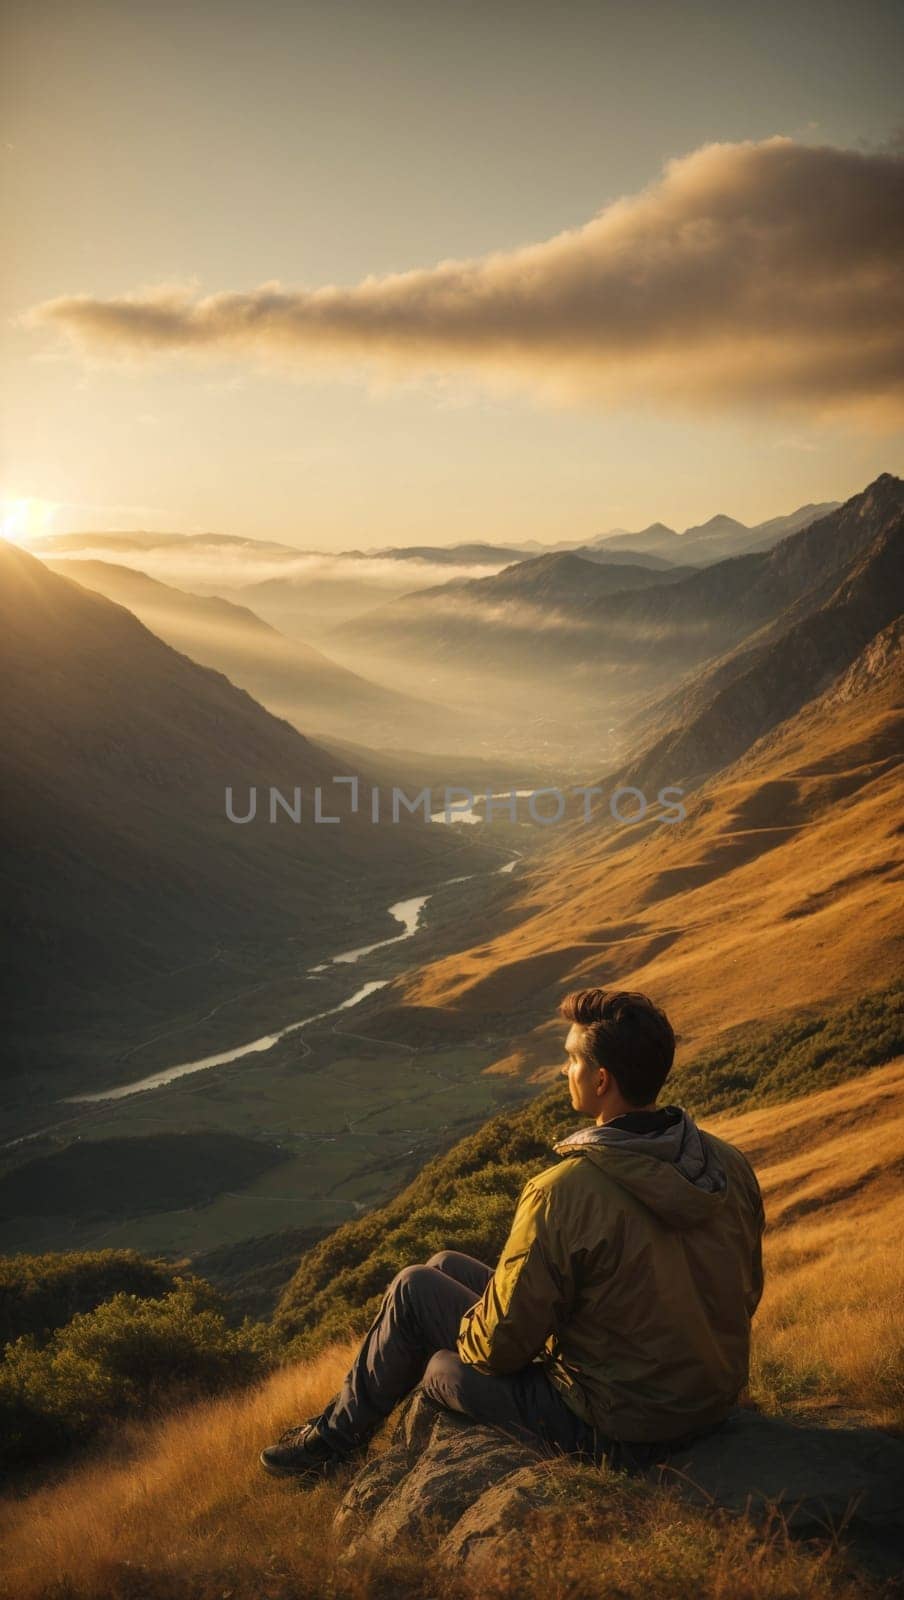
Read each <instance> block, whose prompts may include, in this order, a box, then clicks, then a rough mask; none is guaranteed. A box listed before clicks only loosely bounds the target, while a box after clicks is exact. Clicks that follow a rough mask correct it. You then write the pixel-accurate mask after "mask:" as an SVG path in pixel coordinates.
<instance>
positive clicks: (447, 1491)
mask: <svg viewBox="0 0 904 1600" xmlns="http://www.w3.org/2000/svg"><path fill="white" fill-rule="evenodd" d="M538 1459H540V1453H539V1451H537V1450H533V1449H531V1448H530V1447H529V1446H528V1445H522V1444H517V1443H514V1442H513V1441H511V1440H509V1439H507V1438H506V1437H505V1435H504V1434H502V1433H500V1432H498V1431H497V1429H495V1428H485V1427H482V1426H480V1425H479V1424H477V1423H474V1422H471V1421H469V1420H468V1418H466V1417H461V1416H458V1415H457V1414H456V1413H455V1412H453V1411H447V1410H446V1409H445V1407H444V1406H439V1405H437V1404H436V1403H435V1402H434V1401H432V1400H430V1399H428V1398H427V1396H426V1395H425V1394H423V1392H422V1391H421V1390H415V1391H414V1394H413V1395H412V1396H411V1397H410V1399H408V1400H407V1401H405V1403H404V1405H403V1406H402V1408H401V1410H400V1413H399V1419H398V1423H397V1425H396V1429H395V1432H394V1433H393V1436H392V1442H391V1443H390V1445H389V1448H388V1449H387V1450H385V1451H384V1452H383V1454H382V1455H380V1456H377V1457H375V1458H374V1459H373V1460H371V1461H368V1462H366V1463H365V1465H364V1467H362V1469H361V1471H360V1472H359V1473H358V1475H357V1477H356V1478H355V1479H354V1481H353V1483H352V1484H351V1487H350V1488H349V1490H348V1492H347V1494H346V1495H345V1498H344V1499H343V1501H342V1503H341V1505H340V1507H339V1510H338V1511H337V1513H336V1516H335V1519H334V1522H333V1526H334V1528H335V1529H336V1531H337V1532H340V1533H342V1534H343V1535H344V1536H345V1537H346V1538H347V1539H349V1540H350V1541H351V1542H350V1544H349V1545H348V1547H347V1549H346V1551H345V1559H346V1560H350V1559H352V1558H353V1557H354V1555H355V1554H357V1553H358V1551H359V1550H361V1549H362V1548H363V1547H364V1545H369V1546H371V1547H378V1548H385V1547H387V1546H388V1545H391V1544H392V1543H393V1541H394V1540H395V1539H396V1538H398V1536H399V1534H400V1533H403V1532H415V1531H416V1530H417V1529H418V1528H419V1527H420V1526H421V1525H422V1524H423V1523H425V1522H429V1523H431V1524H432V1525H433V1526H434V1527H435V1528H440V1529H441V1528H451V1527H452V1526H453V1525H454V1524H455V1523H457V1522H458V1520H459V1518H460V1517H461V1516H462V1515H463V1513H464V1512H465V1511H467V1509H468V1507H469V1506H471V1505H473V1503H474V1501H475V1500H477V1499H479V1497H480V1496H481V1495H482V1494H483V1493H484V1491H485V1490H487V1489H488V1488H491V1487H494V1486H497V1485H498V1484H499V1483H500V1481H502V1480H504V1479H506V1478H507V1477H508V1476H509V1475H510V1474H511V1473H513V1472H516V1471H517V1470H518V1469H519V1468H523V1467H524V1466H531V1465H534V1464H535V1463H536V1462H537V1461H538Z"/></svg>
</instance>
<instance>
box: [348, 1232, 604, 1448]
mask: <svg viewBox="0 0 904 1600" xmlns="http://www.w3.org/2000/svg"><path fill="white" fill-rule="evenodd" d="M492 1276H493V1268H492V1267H488V1266H486V1265H485V1264H484V1262H482V1261H475V1259H474V1257H473V1256H466V1255H463V1254H462V1253H461V1252H460V1251H458V1250H440V1251H439V1252H438V1254H437V1255H435V1256H431V1257H430V1260H429V1261H428V1262H427V1263H426V1265H425V1266H418V1267H404V1268H403V1270H402V1271H401V1272H398V1273H396V1276H395V1277H394V1278H393V1280H392V1282H391V1284H390V1285H389V1288H388V1289H387V1291H386V1293H385V1295H384V1296H383V1303H382V1305H381V1307H380V1309H379V1311H378V1312H377V1315H376V1317H375V1318H374V1320H373V1322H372V1323H371V1325H370V1327H369V1328H368V1330H367V1333H366V1334H365V1336H364V1340H363V1342H362V1345H361V1349H360V1350H359V1352H358V1355H357V1357H356V1359H355V1362H354V1365H353V1366H352V1368H351V1371H350V1372H349V1373H348V1374H347V1375H346V1378H345V1382H344V1383H343V1385H342V1388H341V1389H340V1391H339V1393H338V1394H337V1396H336V1398H335V1399H334V1400H331V1401H330V1404H329V1405H328V1406H327V1407H326V1410H325V1411H323V1412H322V1414H321V1416H320V1417H318V1419H317V1421H318V1424H319V1428H320V1432H321V1433H322V1434H323V1435H324V1437H325V1438H326V1439H327V1440H328V1441H329V1442H330V1443H331V1444H333V1445H334V1446H335V1448H336V1449H337V1450H347V1449H350V1448H353V1447H354V1446H355V1445H358V1444H362V1443H363V1442H364V1441H365V1440H366V1439H367V1438H368V1437H369V1436H370V1434H371V1433H373V1431H374V1429H375V1428H376V1427H377V1426H378V1424H379V1423H380V1422H381V1421H382V1419H383V1418H384V1417H386V1416H388V1415H389V1413H390V1411H392V1409H393V1407H394V1406H395V1405H396V1404H397V1403H398V1401H399V1400H401V1399H402V1398H403V1397H404V1396H405V1395H406V1394H408V1393H409V1392H410V1391H411V1390H412V1389H414V1388H415V1387H416V1386H417V1384H421V1386H422V1388H423V1390H424V1392H425V1393H426V1394H428V1395H429V1396H430V1398H431V1399H433V1400H436V1401H438V1402H439V1403H440V1404H441V1405H445V1406H448V1407H449V1408H450V1409H451V1410H452V1411H461V1412H464V1413H465V1415H466V1416H469V1417H473V1418H474V1420H475V1422H483V1423H489V1424H491V1425H492V1426H493V1427H497V1428H501V1429H503V1430H504V1431H505V1432H506V1433H508V1434H510V1435H512V1436H513V1437H515V1438H517V1439H520V1440H522V1441H526V1442H528V1443H530V1444H533V1445H537V1444H538V1443H540V1444H541V1445H543V1446H546V1447H547V1448H552V1449H556V1448H558V1449H559V1450H564V1451H567V1452H568V1453H569V1454H583V1455H587V1456H591V1457H595V1459H597V1460H600V1459H601V1458H602V1454H603V1453H604V1447H605V1443H606V1441H598V1440H596V1439H595V1435H594V1430H593V1429H592V1428H591V1427H588V1425H587V1424H586V1423H584V1422H582V1421H581V1419H580V1417H577V1416H575V1414H574V1412H573V1411H572V1410H571V1409H570V1408H569V1407H568V1406H567V1405H566V1404H565V1401H564V1400H563V1399H562V1397H561V1395H560V1394H559V1392H558V1390H557V1389H556V1387H555V1385H554V1384H552V1383H551V1382H550V1380H549V1378H548V1377H547V1376H546V1373H545V1371H544V1369H543V1366H542V1365H541V1363H540V1362H531V1363H530V1364H529V1365H528V1366H526V1367H522V1368H521V1370H520V1371H519V1372H515V1373H512V1374H510V1375H509V1376H507V1377H496V1376H489V1375H487V1374H486V1373H483V1372H478V1371H477V1369H476V1368H475V1367H472V1366H469V1365H468V1364H467V1363H466V1362H464V1361H461V1360H460V1359H459V1357H458V1355H457V1354H456V1350H455V1344H456V1340H457V1337H458V1328H459V1323H460V1322H461V1319H462V1317H463V1315H464V1313H465V1312H466V1311H467V1309H468V1307H469V1306H472V1305H473V1304H474V1302H475V1301H476V1300H479V1299H480V1297H481V1295H482V1294H483V1291H484V1289H485V1288H486V1285H487V1283H488V1282H489V1280H490V1278H491V1277H492Z"/></svg>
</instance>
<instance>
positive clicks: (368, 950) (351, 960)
mask: <svg viewBox="0 0 904 1600" xmlns="http://www.w3.org/2000/svg"><path fill="white" fill-rule="evenodd" d="M526 792H529V791H526ZM439 816H440V817H441V816H442V813H439ZM460 820H465V814H464V813H459V814H458V816H456V817H453V818H450V821H460ZM466 820H468V821H473V822H478V821H480V820H481V818H480V817H478V816H476V815H475V816H473V817H471V816H469V817H467V819H466ZM520 859H521V858H520V855H516V856H514V857H513V858H512V860H511V861H506V862H505V863H504V865H503V866H501V867H495V868H494V869H493V871H494V872H496V873H503V872H511V871H512V870H513V869H514V867H516V866H517V864H518V861H519V860H520ZM474 876H475V874H474V873H466V874H465V876H464V877H458V878H444V879H443V881H442V883H439V884H437V887H436V889H434V890H432V891H431V893H430V894H419V895H414V896H412V898H411V899H408V900H396V901H395V902H394V904H393V905H391V906H389V907H388V911H389V915H390V916H391V917H394V918H395V920H396V921H397V922H400V923H401V924H402V932H401V933H396V934H392V935H391V937H390V938H388V939H379V940H378V941H377V943H376V944H365V945H360V946H359V947H358V948H357V949H355V950H343V951H342V952H341V953H340V954H339V955H335V956H331V957H330V959H329V961H321V962H319V963H318V965H317V966H316V967H309V968H308V971H307V973H306V974H305V976H306V977H309V978H316V977H319V975H320V974H321V973H323V972H327V971H329V970H330V969H331V968H332V967H341V966H353V965H354V964H355V963H356V962H357V961H359V960H360V959H361V957H362V956H368V955H371V954H372V953H373V951H374V950H385V949H386V948H387V947H388V946H389V945H393V944H401V943H402V941H403V940H405V939H410V938H412V936H413V935H414V934H415V933H416V932H417V929H418V926H419V923H420V919H421V913H422V912H423V910H424V907H425V906H426V904H427V902H428V901H429V900H431V899H432V898H433V895H434V894H436V893H437V890H439V889H442V888H445V887H446V885H447V884H450V883H467V882H468V879H469V878H472V877H474ZM389 982H390V979H389V978H380V979H372V980H371V981H370V982H368V983H363V984H361V985H360V986H359V987H358V988H357V989H355V991H354V993H353V994H350V995H349V997H348V999H347V1000H343V1001H341V1002H340V1004H339V1005H336V1006H330V1007H329V1009H328V1010H327V1011H315V1012H314V1013H313V1014H312V1015H311V1016H309V1017H302V1018H301V1020H300V1021H299V1022H290V1023H289V1024H288V1026H287V1027H285V1028H280V1029H279V1030H278V1031H277V1032H276V1033H265V1034H262V1035H261V1037H260V1038H259V1039H252V1040H251V1042H250V1044H242V1045H234V1046H232V1048H231V1049H229V1050H221V1051H220V1052H219V1053H218V1054H216V1055H211V1056H198V1057H197V1058H196V1059H195V1060H194V1061H180V1062H178V1063H177V1064H176V1065H175V1066H173V1067H165V1068H164V1069H163V1070H162V1071H161V1072H153V1073H151V1074H150V1076H149V1077H147V1078H136V1079H135V1080H134V1082H132V1083H124V1084H122V1085H121V1086H120V1087H119V1088H118V1089H101V1090H98V1091H95V1092H94V1093H91V1094H74V1095H69V1096H67V1104H69V1105H85V1104H89V1103H94V1102H100V1101H104V1100H126V1099H128V1098H129V1096H130V1095H133V1094H144V1093H145V1092H146V1091H147V1090H149V1089H161V1088H162V1087H163V1086H164V1084H167V1083H174V1082H175V1080H176V1079H177V1078H185V1077H187V1076H188V1075H189V1073H192V1072H207V1071H208V1070H209V1069H210V1068H211V1067H224V1066H226V1065H227V1063H229V1062H230V1061H239V1060H241V1058H242V1057H243V1056H250V1055H257V1054H259V1053H260V1052H261V1051H264V1050H272V1049H273V1047H274V1046H275V1045H277V1044H279V1042H280V1040H281V1039H285V1038H286V1036H287V1035H288V1034H290V1033H297V1032H298V1031H299V1029H300V1028H307V1027H309V1026H310V1024H311V1023H312V1022H322V1021H323V1019H324V1017H333V1016H336V1015H338V1013H339V1012H340V1011H348V1010H349V1009H350V1008H351V1007H352V1006H356V1005H357V1004H358V1002H359V1001H360V1000H364V999H366V997H367V996H368V995H371V994H373V993H374V992H375V991H376V990H377V989H383V988H385V986H386V984H387V983H389Z"/></svg>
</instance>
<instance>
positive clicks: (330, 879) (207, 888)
mask: <svg viewBox="0 0 904 1600" xmlns="http://www.w3.org/2000/svg"><path fill="white" fill-rule="evenodd" d="M0 641H2V642H0V671H2V679H3V684H4V689H5V695H4V709H3V738H2V745H0V776H2V793H3V797H4V798H3V808H2V824H3V839H4V844H5V849H4V856H3V868H2V872H3V880H2V881H3V945H4V984H5V1006H4V1025H5V1031H6V1035H7V1047H8V1048H7V1061H8V1063H9V1064H10V1065H8V1069H7V1070H8V1071H9V1070H14V1069H15V1068H16V1067H18V1068H19V1069H24V1068H26V1067H27V1068H30V1069H31V1071H30V1076H29V1086H28V1092H29V1093H32V1092H37V1089H36V1085H37V1084H38V1083H39V1081H40V1080H42V1075H45V1074H47V1073H51V1074H57V1075H60V1074H64V1075H70V1074H75V1073H76V1072H77V1069H78V1068H79V1067H80V1066H81V1065H83V1063H84V1062H85V1061H88V1062H89V1063H90V1071H91V1075H92V1077H93V1078H95V1079H96V1078H97V1077H100V1079H101V1080H102V1081H103V1080H104V1078H105V1077H106V1078H107V1080H112V1081H115V1080H116V1077H117V1074H125V1076H128V1074H129V1067H128V1066H127V1065H118V1066H117V1063H116V1059H115V1058H116V1056H117V1053H118V1052H119V1051H122V1050H123V1049H124V1048H125V1047H126V1046H130V1045H134V1044H135V1043H136V1042H137V1041H138V1039H139V1038H140V1037H142V1036H144V1037H147V1036H148V1035H149V1034H153V1033H155V1032H159V1028H160V1023H161V1021H162V1020H163V1019H164V1018H166V1019H167V1020H168V1021H169V1022H170V1023H172V1020H173V1017H174V1015H179V1017H180V1018H181V1020H182V1021H183V1022H184V1021H185V1020H186V1019H187V1018H190V1017H195V1016H197V1015H199V1014H201V1013H203V1012H205V1011H207V1010H208V1009H209V1008H210V1007H211V1006H213V1005H214V1004H216V1003H220V1002H224V1001H225V1000H226V999H227V998H229V997H235V995H236V993H237V991H239V990H240V989H241V988H242V987H243V986H244V987H252V986H253V985H254V984H255V983H256V984H257V985H258V987H262V986H263V985H264V983H265V982H267V981H276V978H277V977H278V976H279V975H284V974H285V972H286V971H287V970H290V971H292V972H294V973H296V974H297V972H298V969H299V964H300V963H301V962H303V960H304V957H305V955H306V954H309V955H310V957H311V959H314V960H317V959H320V953H322V951H323V950H324V948H325V947H330V946H332V945H338V946H339V947H340V948H341V943H342V941H343V940H346V939H349V940H351V942H353V941H354V936H355V935H360V934H361V933H363V932H365V931H370V930H374V929H376V930H378V931H377V932H376V935H375V936H376V937H380V931H381V930H382V929H383V928H384V927H385V928H386V931H387V932H389V931H390V929H391V927H392V923H391V922H390V919H389V918H388V917H387V916H386V914H385V906H386V904H387V903H388V902H390V901H391V900H393V899H395V898H398V896H399V895H400V894H401V893H403V892H409V893H411V892H414V891H415V890H420V889H422V887H423V886H424V885H425V882H426V883H427V884H429V882H430V881H432V880H433V879H436V878H439V877H441V876H442V871H441V867H440V864H441V862H442V859H443V857H444V856H445V855H446V854H447V851H448V845H449V841H448V839H446V838H444V837H443V834H444V833H445V830H441V829H437V830H432V829H424V828H423V827H420V828H418V826H417V825H416V824H412V825H409V824H408V819H407V818H406V817H404V816H403V817H402V819H401V821H400V824H399V826H398V827H395V828H377V827H374V826H373V825H372V824H371V823H370V821H369V818H367V814H366V774H365V773H362V774H360V777H361V779H362V785H363V786H364V789H365V799H364V800H362V804H361V812H360V814H359V815H357V816H351V815H343V818H342V823H341V825H340V826H334V827H332V828H329V829H325V828H316V829H315V827H314V826H313V818H312V814H311V813H312V801H313V786H314V785H317V784H320V785H321V786H322V787H323V790H324V794H325V796H327V797H328V799H329V797H331V796H333V795H335V793H336V791H335V790H334V789H333V787H332V778H333V775H334V772H335V770H336V765H335V763H334V759H333V757H332V756H331V754H330V753H329V751H328V750H325V749H323V748H322V747H320V746H319V745H318V744H316V743H314V742H312V741H311V740H309V739H307V738H305V737H304V736H303V735H302V734H300V733H299V732H298V731H297V730H296V729H294V728H292V727H290V726H289V724H288V723H286V722H283V721H281V720H279V719H278V718H276V717H274V716H272V715H271V714H270V713H269V712H267V711H265V710H264V709H263V707H262V706H260V705H258V704H257V702H256V701H255V700H253V699H252V698H251V697H250V695H248V694H246V693H245V692H244V691H243V690H241V689H238V688H236V687H234V686H233V684H231V683H230V682H229V681H228V679H227V678H225V677H223V676H222V675H221V674H220V673H218V672H214V671H211V670H210V669H209V668H207V667H203V666H199V665H197V664H196V663H195V662H193V661H191V660H189V659H188V658H187V657H186V656H184V655H181V654H179V653H178V652H177V651H175V650H173V649H171V648H170V646H168V645H166V644H164V643H163V642H162V641H161V640H160V639H158V638H157V637H156V636H155V635H154V634H153V633H151V632H149V630H148V629H147V628H145V627H144V626H143V625H142V624H141V623H140V622H139V621H138V620H137V619H136V618H135V617H134V616H132V614H131V613H130V612H129V611H127V610H125V609H123V608H122V607H121V606H118V605H114V604H112V603H111V602H110V601H109V600H107V599H105V598H103V597H101V596H100V595H97V594H93V593H90V592H89V591H88V590H86V589H83V588H81V587H80V586H79V585H77V584H74V583H71V582H69V581H68V580H67V579H66V578H63V577H60V576H58V575H57V574H55V573H53V572H50V571H48V570H47V568H46V567H45V566H43V564H42V563H41V562H40V561H38V560H37V559H35V558H34V557H32V556H30V555H28V554H26V553H25V552H24V551H22V550H19V549H16V548H15V547H12V546H10V545H7V544H5V543H3V544H2V545H0ZM340 770H341V769H340ZM227 785H231V786H232V787H233V788H234V791H235V797H236V798H235V805H236V809H237V811H238V813H239V814H242V813H243V812H244V811H245V810H246V806H247V795H248V791H249V786H251V785H257V786H261V787H262V790H263V791H265V790H266V788H267V787H268V786H270V785H275V786H277V787H278V788H279V789H280V790H281V791H282V792H283V793H284V794H286V795H287V796H288V797H289V799H290V801H291V798H292V791H293V789H294V788H295V787H296V786H300V787H301V789H302V802H303V804H302V822H301V823H300V824H299V825H297V826H296V825H294V824H292V823H291V821H289V819H288V818H286V819H285V823H284V825H282V826H275V827H274V826H270V825H269V824H268V821H267V816H266V806H265V801H266V794H265V793H263V794H262V798H261V803H260V812H261V814H260V815H259V816H258V818H257V819H256V821H254V822H252V823H251V824H249V825H246V826H237V825H235V824H234V823H231V822H230V821H229V820H228V819H227V817H226V814H225V789H226V786H227ZM327 804H328V800H327ZM343 809H344V811H345V812H347V810H348V807H347V805H346V806H345V807H344V808H343ZM282 820H283V819H282V818H281V819H280V821H281V822H282ZM183 974H184V976H183ZM296 983H297V979H296ZM296 1004H297V1000H296Z"/></svg>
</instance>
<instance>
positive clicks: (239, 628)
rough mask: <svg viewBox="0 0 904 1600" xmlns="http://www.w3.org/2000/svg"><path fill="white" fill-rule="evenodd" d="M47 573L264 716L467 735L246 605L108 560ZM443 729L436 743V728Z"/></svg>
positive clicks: (306, 728) (335, 735)
mask: <svg viewBox="0 0 904 1600" xmlns="http://www.w3.org/2000/svg"><path fill="white" fill-rule="evenodd" d="M46 565H47V566H49V567H50V568H51V569H52V571H54V572H57V573H59V574H61V575H62V576H63V577H68V578H70V579H72V580H73V581H74V582H76V583H80V584H82V585H83V586H84V587H85V588H87V589H92V590H94V591H95V592H96V593H98V594H103V595H105V596H106V597H107V599H108V600H114V601H115V602H116V603H117V604H118V605H124V606H127V607H128V609H129V610H130V611H131V612H133V613H134V615H135V616H137V617H138V618H139V620H140V621H141V622H143V623H144V624H145V626H146V627H148V628H150V629H151V631H152V632H153V633H156V634H157V635H158V636H159V637H160V638H161V639H164V640H165V641H166V643H167V644H171V645H172V646H173V648H174V649H176V650H181V651H182V652H183V653H184V654H185V655H188V656H191V658H192V660H194V661H199V662H201V664H202V665H203V666H208V667H215V668H216V669H217V670H218V671H219V672H225V673H226V675H227V677H229V678H231V679H232V681H233V682H234V683H237V684H239V685H240V687H242V688H243V689H247V690H248V692H249V693H250V694H252V695H254V697H255V699H257V700H260V701H262V702H263V703H264V705H266V706H267V708H268V709H269V710H270V711H274V712H276V713H277V714H278V715H279V716H282V717H286V718H287V719H288V720H289V721H290V722H293V723H294V724H295V726H296V727H297V728H299V729H300V730H301V731H303V732H306V733H313V734H319V735H321V736H322V737H323V738H326V739H340V738H342V739H350V740H359V741H361V742H362V743H364V742H366V741H367V740H370V741H371V743H373V744H375V745H379V746H387V745H389V746H392V745H399V744H402V745H404V744H408V745H419V746H420V747H422V748H423V749H436V748H438V745H437V740H438V739H439V746H441V748H442V749H443V750H448V748H449V747H450V744H453V745H454V744H457V743H460V742H461V741H462V740H463V739H464V738H465V737H466V736H467V734H468V732H469V731H473V730H469V729H467V728H466V727H464V726H461V727H460V726H459V724H460V722H461V719H460V718H458V716H457V714H456V713H455V712H454V711H453V710H452V709H451V708H449V707H440V706H437V705H432V704H430V703H429V702H428V701H425V700H422V699H417V698H416V697H415V696H414V695H403V694H400V693H398V692H394V691H393V690H390V689H383V688H381V687H380V686H379V685H378V684H375V683H369V682H368V681H367V680H366V679H365V678H362V677H360V676H359V675H358V674H357V673H353V672H349V671H348V669H347V668H345V667H340V666H338V665H337V663H336V662H334V661H330V660H329V658H328V657H327V656H325V655H323V654H322V652H321V651H319V650H315V649H313V648H312V646H310V645H308V644H305V643H303V642H302V641H301V640H300V639H289V638H286V637H285V635H283V634H281V633H279V632H278V631H277V629H275V628H272V627H271V626H270V625H269V623H266V622H264V621H262V619H261V618H260V617H257V616H255V614H254V612H253V611H250V610H249V609H248V608H247V607H246V606H239V605H235V604H234V603H233V602H232V601H229V600H224V599H221V598H219V597H218V596H202V595H195V594H190V593H188V592H186V591H184V590H181V589H176V588H173V587H172V586H171V585H168V584H164V583H159V582H158V581H157V580H156V579H154V578H150V577H148V575H147V574H146V573H143V572H140V571H139V570H138V569H137V568H135V567H125V566H120V565H118V564H114V563H112V562H104V561H79V560H77V559H71V558H70V559H68V560H65V561H52V560H49V561H47V562H46ZM440 727H441V728H442V730H443V731H442V737H441V738H440V737H439V734H438V729H439V728H440Z"/></svg>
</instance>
